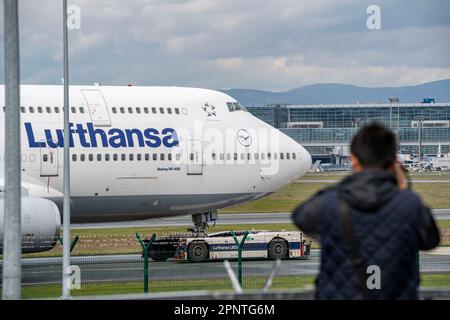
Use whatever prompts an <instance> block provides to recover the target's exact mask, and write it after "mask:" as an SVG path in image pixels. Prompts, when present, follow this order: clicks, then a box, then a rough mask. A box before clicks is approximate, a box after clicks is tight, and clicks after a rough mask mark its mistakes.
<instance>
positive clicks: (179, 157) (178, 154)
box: [176, 153, 181, 161]
mask: <svg viewBox="0 0 450 320" xmlns="http://www.w3.org/2000/svg"><path fill="white" fill-rule="evenodd" d="M176 159H177V161H180V159H181V154H180V153H177V157H176Z"/></svg>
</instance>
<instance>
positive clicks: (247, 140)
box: [237, 129, 252, 147]
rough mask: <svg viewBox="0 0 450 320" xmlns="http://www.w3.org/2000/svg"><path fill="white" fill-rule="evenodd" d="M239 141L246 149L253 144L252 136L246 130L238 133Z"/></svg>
mask: <svg viewBox="0 0 450 320" xmlns="http://www.w3.org/2000/svg"><path fill="white" fill-rule="evenodd" d="M237 139H238V141H239V143H240V144H241V145H243V146H244V147H249V146H250V145H251V144H252V136H251V135H250V133H248V131H247V130H245V129H239V131H238V132H237Z"/></svg>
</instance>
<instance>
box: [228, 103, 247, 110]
mask: <svg viewBox="0 0 450 320" xmlns="http://www.w3.org/2000/svg"><path fill="white" fill-rule="evenodd" d="M227 106H228V110H229V111H230V112H233V111H240V110H242V111H247V109H245V108H244V107H243V106H242V105H241V104H240V103H239V102H227Z"/></svg>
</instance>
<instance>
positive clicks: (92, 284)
mask: <svg viewBox="0 0 450 320" xmlns="http://www.w3.org/2000/svg"><path fill="white" fill-rule="evenodd" d="M160 236H161V235H159V237H160ZM166 236H167V235H166ZM143 238H147V239H148V238H150V235H149V236H148V237H143ZM61 252H62V249H61V245H60V243H58V244H57V245H56V247H55V248H54V249H52V250H50V251H47V252H43V253H33V254H24V256H23V259H22V297H23V298H26V299H28V298H55V297H59V296H60V295H61V290H62V288H61V282H62V257H61ZM160 254H161V256H164V255H165V254H166V252H160ZM167 254H168V255H169V256H173V252H168V253H167ZM150 256H151V255H150ZM419 260H420V261H419V263H420V271H421V287H422V288H426V287H442V288H450V247H440V248H438V249H437V250H434V251H432V252H427V253H424V252H422V253H421V254H420V259H419ZM230 264H231V268H232V269H233V270H234V273H235V274H238V262H237V261H236V259H231V260H230ZM275 264H276V263H275V260H272V259H264V258H254V259H244V260H243V263H242V287H243V289H244V292H245V291H246V290H247V291H249V290H261V291H262V290H263V288H264V287H265V286H266V284H267V283H266V282H267V279H268V277H269V275H270V274H271V273H273V272H274V271H275V274H274V277H273V279H272V282H271V285H270V289H269V292H270V291H276V290H278V291H279V290H284V289H286V290H287V289H289V290H298V289H313V288H314V280H315V277H316V276H317V274H318V271H319V267H320V250H319V249H314V248H313V249H311V251H310V256H309V257H308V259H298V258H293V259H283V260H281V263H280V264H279V266H278V267H277V268H276V270H274V268H275ZM71 265H72V266H74V268H73V269H72V270H73V272H74V273H73V277H72V286H74V287H73V289H72V295H73V296H95V295H99V296H107V295H126V294H141V293H144V291H145V289H146V288H145V281H144V279H145V271H144V258H143V250H142V247H141V244H140V243H139V241H138V240H137V238H136V235H135V234H122V235H117V234H115V235H109V234H107V233H104V234H95V235H89V236H81V237H80V239H79V241H78V243H77V244H76V246H75V247H74V249H73V252H72V259H71ZM147 270H148V282H147V284H148V292H149V293H151V294H157V293H159V294H163V293H174V292H181V291H193V292H194V291H203V290H214V291H226V292H230V293H232V292H234V289H233V285H232V281H231V279H230V277H229V274H228V272H227V270H226V268H225V266H224V260H205V261H203V262H197V263H194V262H189V261H188V260H182V259H174V258H168V259H167V260H165V261H154V260H153V259H151V258H149V259H148V269H147ZM0 272H1V271H0Z"/></svg>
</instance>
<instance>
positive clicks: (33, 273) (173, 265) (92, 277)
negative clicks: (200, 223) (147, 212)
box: [22, 250, 450, 284]
mask: <svg viewBox="0 0 450 320" xmlns="http://www.w3.org/2000/svg"><path fill="white" fill-rule="evenodd" d="M319 262H320V250H312V251H311V256H310V258H309V259H308V260H283V261H282V264H281V266H280V268H279V269H278V271H277V273H276V275H277V276H296V275H316V274H317V273H318V271H319ZM61 263H62V260H61V258H60V257H57V258H31V259H24V260H23V266H22V279H23V280H22V281H23V283H24V284H60V283H61ZM72 264H73V265H77V266H79V267H80V269H81V282H82V283H93V282H119V281H130V282H131V281H142V279H143V260H142V258H141V257H140V255H136V254H134V255H114V256H86V257H73V258H72ZM273 265H274V261H271V260H246V261H244V269H243V272H244V277H249V276H261V277H264V278H266V277H267V276H268V275H269V274H270V272H271V270H272V268H273ZM232 266H233V267H234V269H235V270H236V262H235V261H234V262H232ZM420 270H421V272H422V273H430V272H450V255H449V254H446V255H445V254H424V253H422V254H421V256H420ZM149 274H150V280H152V279H153V280H167V281H170V280H186V279H191V280H195V279H198V280H201V279H204V280H208V279H224V281H229V280H228V276H227V272H226V270H225V268H224V265H223V261H211V262H203V263H189V262H183V261H165V262H153V261H150V262H149Z"/></svg>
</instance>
